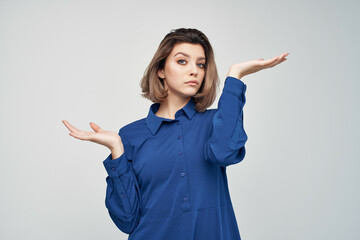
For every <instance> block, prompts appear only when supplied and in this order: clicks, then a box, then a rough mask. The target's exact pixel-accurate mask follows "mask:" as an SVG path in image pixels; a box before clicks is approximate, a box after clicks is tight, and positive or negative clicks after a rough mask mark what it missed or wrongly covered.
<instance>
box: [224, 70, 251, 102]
mask: <svg viewBox="0 0 360 240" xmlns="http://www.w3.org/2000/svg"><path fill="white" fill-rule="evenodd" d="M224 91H226V92H229V93H231V94H234V95H236V96H238V97H239V98H240V99H241V100H243V101H244V100H245V92H246V84H245V83H244V82H243V81H241V80H240V79H238V78H235V77H230V76H228V77H227V78H226V79H225V86H224Z"/></svg>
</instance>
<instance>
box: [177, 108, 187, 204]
mask: <svg viewBox="0 0 360 240" xmlns="http://www.w3.org/2000/svg"><path fill="white" fill-rule="evenodd" d="M184 117H185V116H184V115H183V114H181V113H180V112H179V113H177V115H175V119H176V120H175V124H176V133H177V134H176V135H175V136H177V137H176V138H177V139H176V143H177V146H178V147H177V149H178V153H177V162H178V164H177V166H179V168H178V170H177V171H178V173H177V177H178V180H179V184H180V185H181V189H183V191H182V194H180V198H181V199H180V201H181V209H183V210H184V211H186V210H188V209H190V193H189V183H188V181H189V178H188V170H187V168H186V159H185V153H184V141H183V137H184V134H183V127H182V121H183V118H184Z"/></svg>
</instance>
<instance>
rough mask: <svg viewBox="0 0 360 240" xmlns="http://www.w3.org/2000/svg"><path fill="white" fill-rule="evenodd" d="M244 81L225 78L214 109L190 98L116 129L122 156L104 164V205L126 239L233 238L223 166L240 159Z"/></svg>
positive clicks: (235, 233)
mask: <svg viewBox="0 0 360 240" xmlns="http://www.w3.org/2000/svg"><path fill="white" fill-rule="evenodd" d="M245 91H246V85H245V84H244V83H243V82H242V81H241V80H240V79H237V78H234V77H227V78H226V79H225V85H224V88H223V91H222V94H221V96H220V99H219V102H218V108H217V109H207V110H206V111H204V112H198V111H196V109H195V108H194V106H195V105H194V101H193V99H192V98H191V99H190V100H189V102H188V103H187V104H186V106H184V107H183V108H182V109H180V110H178V111H177V112H176V114H175V119H167V118H162V117H158V116H156V115H155V113H156V111H157V110H158V108H159V106H160V104H159V103H153V104H152V105H151V107H150V109H149V113H148V115H147V117H146V118H142V119H139V120H137V121H135V122H132V123H130V124H128V125H126V126H124V127H122V128H121V129H120V130H119V135H120V137H121V139H122V142H123V146H124V153H123V154H122V155H121V156H120V157H119V158H117V159H113V160H112V155H111V154H110V155H109V156H108V157H107V158H106V159H105V160H104V162H103V164H104V166H105V169H106V171H107V173H108V176H107V177H106V182H107V189H106V198H105V205H106V207H107V209H108V212H109V215H110V217H111V219H112V221H113V222H114V223H115V225H116V226H117V227H118V228H119V229H120V230H121V231H122V232H124V233H127V234H129V238H128V239H129V240H191V239H193V240H200V239H206V240H237V239H240V233H239V229H238V225H237V221H236V218H235V214H234V210H233V207H232V203H231V200H230V195H229V189H228V183H227V176H226V167H227V166H229V165H231V164H236V163H239V162H241V161H242V160H243V159H244V156H245V146H244V145H245V142H246V141H247V135H246V133H245V131H244V128H243V106H244V104H245Z"/></svg>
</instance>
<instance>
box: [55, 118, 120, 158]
mask: <svg viewBox="0 0 360 240" xmlns="http://www.w3.org/2000/svg"><path fill="white" fill-rule="evenodd" d="M62 122H63V123H64V125H65V126H66V127H67V128H68V129H69V130H70V133H69V135H70V136H73V137H74V138H77V139H80V140H85V141H91V142H94V143H98V144H101V145H104V146H106V147H108V148H109V149H110V150H111V151H112V152H114V151H115V152H119V151H120V149H121V152H122V153H123V152H124V146H123V144H122V141H121V137H120V136H119V134H118V133H116V132H112V131H108V130H103V129H101V128H100V127H99V126H98V125H96V124H95V123H92V122H90V127H91V128H92V129H93V130H94V132H91V131H83V130H80V129H77V128H76V127H74V126H73V125H71V124H70V123H69V122H68V121H66V120H62Z"/></svg>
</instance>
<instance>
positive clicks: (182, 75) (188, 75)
mask: <svg viewBox="0 0 360 240" xmlns="http://www.w3.org/2000/svg"><path fill="white" fill-rule="evenodd" d="M158 76H159V77H160V78H162V79H164V86H165V89H168V94H169V95H174V94H175V95H178V96H181V97H184V98H186V97H191V96H194V95H195V94H196V93H197V92H198V90H199V88H200V86H201V83H202V81H203V80H204V76H205V51H204V49H203V47H202V46H201V45H200V44H193V43H177V44H175V46H174V47H173V49H172V51H171V53H170V54H169V56H168V57H167V58H166V60H165V67H164V69H160V70H159V72H158ZM189 81H194V82H195V83H189Z"/></svg>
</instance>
